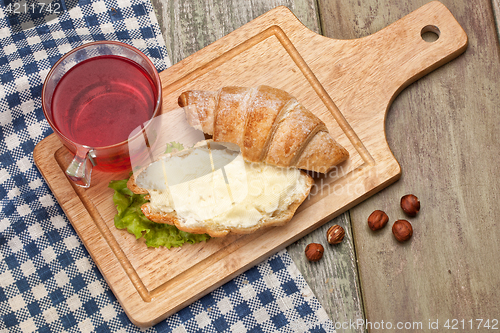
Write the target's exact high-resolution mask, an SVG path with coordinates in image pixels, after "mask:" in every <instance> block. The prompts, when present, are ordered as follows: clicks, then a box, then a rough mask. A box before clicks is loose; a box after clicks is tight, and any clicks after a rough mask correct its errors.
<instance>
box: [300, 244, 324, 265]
mask: <svg viewBox="0 0 500 333" xmlns="http://www.w3.org/2000/svg"><path fill="white" fill-rule="evenodd" d="M323 252H325V249H324V248H323V245H321V244H318V243H311V244H308V245H307V246H306V249H305V254H306V258H307V260H309V261H319V260H320V259H321V258H323Z"/></svg>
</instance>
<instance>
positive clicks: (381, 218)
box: [368, 210, 389, 231]
mask: <svg viewBox="0 0 500 333" xmlns="http://www.w3.org/2000/svg"><path fill="white" fill-rule="evenodd" d="M388 221H389V216H387V214H386V213H385V212H383V211H381V210H376V211H374V212H373V213H371V214H370V216H368V226H369V227H370V229H372V230H373V231H376V230H380V229H382V228H383V227H385V225H386V224H387V222H388Z"/></svg>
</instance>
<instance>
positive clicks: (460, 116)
mask: <svg viewBox="0 0 500 333" xmlns="http://www.w3.org/2000/svg"><path fill="white" fill-rule="evenodd" d="M424 3H426V1H423V0H420V1H411V2H410V1H403V2H401V1H392V0H372V1H365V2H363V3H359V2H358V1H353V0H346V1H342V2H335V3H332V2H330V1H320V5H319V7H320V12H321V13H322V24H323V29H324V32H325V34H326V35H327V36H330V37H334V38H358V37H362V36H367V35H370V34H372V33H374V32H376V31H378V30H379V29H380V28H382V27H383V26H385V25H386V24H388V23H390V22H392V21H394V20H395V19H397V17H398V16H400V15H404V14H407V13H408V12H410V11H412V10H414V9H415V8H417V7H419V6H421V5H423V4H424ZM443 3H444V4H445V5H446V6H447V7H448V8H449V9H450V11H451V12H452V13H453V14H454V15H455V17H456V18H457V20H458V21H459V23H460V24H461V25H462V26H463V27H464V29H465V30H466V31H467V33H468V35H469V41H470V45H469V48H468V50H467V51H466V52H465V54H464V55H462V56H461V57H459V58H457V59H456V60H454V61H452V62H450V63H449V64H447V65H445V66H443V67H442V68H440V69H439V70H437V71H435V72H433V73H431V74H429V75H428V76H426V77H424V78H422V79H421V80H419V81H418V82H416V83H415V84H413V85H411V86H410V87H408V88H407V89H405V90H404V91H403V92H402V93H401V94H400V95H399V96H398V97H397V98H396V99H395V101H394V103H393V104H392V106H391V108H390V110H389V112H388V115H387V119H386V130H387V140H388V142H389V146H390V147H391V149H392V151H393V153H394V155H395V156H396V158H397V159H398V161H399V162H400V164H401V167H402V170H403V175H402V177H401V179H400V181H399V182H397V183H396V184H394V185H393V186H391V187H389V188H387V189H385V190H384V191H382V192H380V193H379V194H377V195H375V196H373V197H372V198H370V199H369V200H367V201H365V202H363V203H362V204H360V205H358V206H356V207H355V208H353V209H352V210H351V220H352V221H351V223H352V225H353V229H354V230H353V232H354V236H355V237H354V238H355V245H356V250H357V255H358V260H359V271H360V279H361V285H362V290H363V299H364V305H365V310H366V316H367V320H369V321H370V322H379V323H380V322H381V321H382V320H383V321H384V322H392V323H396V322H398V321H403V322H405V321H410V322H423V329H422V330H418V329H414V330H408V331H413V332H428V331H431V330H429V328H428V321H429V320H431V321H435V320H439V323H440V325H441V326H440V330H439V331H441V330H443V326H442V325H443V324H444V323H445V322H446V320H447V319H453V318H455V319H458V320H461V319H464V320H465V321H468V320H470V319H472V320H473V321H475V319H476V318H485V319H487V318H489V319H493V318H496V319H498V314H499V313H500V303H499V302H498V299H500V292H499V291H498V285H500V276H499V275H498V271H500V262H499V261H498V257H500V248H499V247H498V241H499V240H500V231H499V229H498V227H497V225H496V220H497V217H496V215H495V214H496V209H494V208H492V207H496V206H495V205H496V202H497V198H498V193H499V190H500V184H499V181H498V179H499V174H500V172H499V169H498V167H497V165H498V164H499V162H500V161H499V157H498V148H499V147H498V142H499V135H498V129H497V127H498V126H497V125H498V124H499V123H500V113H499V112H498V105H500V96H499V91H500V82H499V80H498V73H499V72H500V68H499V67H500V62H499V54H498V39H497V34H496V31H495V24H494V21H493V17H494V15H493V13H492V6H491V2H490V1H485V0H481V1H475V2H459V1H451V0H449V1H443ZM494 3H496V4H498V2H497V1H496V0H495V1H494ZM338 20H341V22H338ZM407 193H414V194H416V195H417V196H418V197H419V198H420V200H421V202H422V210H421V212H420V214H419V215H418V216H417V217H416V218H409V220H410V221H411V222H412V223H413V226H414V235H413V238H412V240H411V241H409V242H408V243H405V244H399V243H397V242H396V241H395V240H394V238H393V236H392V234H391V230H390V226H391V225H392V222H393V221H394V220H396V219H398V218H403V217H404V214H403V212H402V211H401V209H400V208H399V199H400V197H401V196H402V195H404V194H407ZM375 209H382V210H385V211H386V212H387V213H388V215H389V217H390V220H391V223H390V225H388V226H389V227H386V228H385V229H384V230H382V231H380V232H378V233H373V232H371V231H370V230H369V229H368V227H367V225H366V219H367V217H368V216H369V214H370V213H371V212H372V211H373V210H375ZM474 328H475V329H472V330H471V329H467V328H466V329H465V330H463V331H474V332H488V331H489V330H487V329H486V328H482V329H476V327H474ZM372 331H373V332H384V330H375V329H374V330H372ZM434 331H435V330H434Z"/></svg>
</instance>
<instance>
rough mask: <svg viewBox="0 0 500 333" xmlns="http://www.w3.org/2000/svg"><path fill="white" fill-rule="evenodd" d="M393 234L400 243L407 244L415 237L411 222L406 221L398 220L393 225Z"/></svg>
mask: <svg viewBox="0 0 500 333" xmlns="http://www.w3.org/2000/svg"><path fill="white" fill-rule="evenodd" d="M392 233H393V234H394V237H396V239H397V240H398V241H400V242H405V241H407V240H408V239H410V238H411V236H412V235H413V228H412V227H411V224H410V222H408V221H406V220H397V221H396V222H394V224H393V225H392Z"/></svg>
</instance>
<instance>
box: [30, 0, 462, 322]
mask: <svg viewBox="0 0 500 333" xmlns="http://www.w3.org/2000/svg"><path fill="white" fill-rule="evenodd" d="M426 31H433V32H435V33H437V34H438V35H439V38H438V39H437V40H436V41H434V42H427V41H425V40H424V39H423V38H422V36H421V35H422V33H423V32H426ZM466 48H467V36H466V34H465V32H464V31H463V29H462V28H461V27H460V25H459V24H458V23H457V22H456V20H455V19H454V17H453V16H452V14H451V13H450V12H449V11H448V10H447V9H446V8H445V7H444V6H443V5H442V4H441V3H439V2H436V1H435V2H431V3H429V4H427V5H425V6H423V7H421V8H420V9H418V10H416V11H414V12H412V13H411V14H409V15H407V16H405V17H404V18H402V19H400V20H399V21H397V22H395V23H393V24H392V25H390V26H388V27H387V28H385V29H383V30H381V31H379V32H378V33H375V34H373V35H370V36H368V37H365V38H360V39H354V40H334V39H330V38H326V37H323V36H321V35H317V34H315V33H314V32H312V31H310V30H308V29H307V28H305V27H304V26H303V25H302V24H301V23H300V22H299V21H298V20H297V18H296V17H295V16H294V15H293V14H292V13H291V12H290V11H289V10H288V9H287V8H285V7H278V8H276V9H273V10H271V11H269V12H268V13H266V14H264V15H262V16H260V17H258V18H257V19H255V20H253V21H252V22H250V23H248V24H246V25H244V26H243V27H241V28H239V29H237V30H236V31H234V32H232V33H231V34H229V35H227V36H226V37H224V38H222V39H220V40H218V41H217V42H215V43H213V44H211V45H209V46H207V47H206V48H204V49H202V50H201V51H199V52H197V53H195V54H193V55H192V56H190V57H188V58H186V59H185V60H183V61H181V62H180V63H178V64H176V65H175V66H172V67H170V68H169V69H167V70H166V71H164V72H162V73H161V74H160V76H161V79H162V85H163V103H164V105H163V110H164V112H168V110H172V109H175V108H176V107H177V98H178V96H179V94H180V93H181V92H182V91H184V90H188V89H201V90H217V89H219V88H220V87H222V86H228V85H239V86H257V85H260V84H265V85H270V86H273V87H277V88H280V89H283V90H286V91H288V92H290V93H291V94H292V95H294V96H295V97H296V98H297V99H298V100H299V101H300V102H301V103H302V104H303V105H304V106H305V107H306V108H308V109H309V110H311V111H312V112H314V113H315V114H316V115H317V116H318V117H319V118H321V119H322V120H323V121H324V122H325V123H326V125H327V127H328V129H329V131H330V133H332V136H333V137H334V138H335V139H336V140H337V141H338V142H339V143H340V144H342V145H343V146H344V147H346V148H347V149H348V150H349V153H350V158H349V159H348V160H347V161H346V162H344V163H343V164H341V165H340V166H339V167H338V168H336V169H335V170H333V171H332V172H330V173H329V174H328V175H326V176H321V177H316V178H315V181H316V182H315V186H314V187H313V189H312V195H311V197H310V198H309V199H307V200H306V201H305V202H304V203H303V204H302V205H301V207H300V208H299V210H298V211H297V213H296V215H295V217H294V218H293V219H292V221H290V222H289V223H288V224H287V225H286V226H284V227H276V228H271V229H267V230H263V231H259V232H256V233H254V234H250V235H244V236H237V235H230V236H227V237H225V238H220V239H211V240H210V241H208V242H206V243H201V244H196V245H190V244H188V245H184V246H182V247H181V248H176V249H170V250H168V249H166V248H159V249H148V248H147V247H146V245H145V244H144V243H143V242H142V241H137V240H136V239H135V237H134V236H133V235H130V234H128V233H127V232H126V231H124V230H118V229H116V228H115V227H114V225H113V217H114V215H115V212H116V211H115V208H114V206H113V202H112V194H113V193H112V190H111V189H109V188H108V187H107V185H108V183H109V181H110V180H112V179H123V178H126V177H127V176H128V172H124V173H122V174H109V173H99V172H94V175H93V179H92V186H91V188H89V189H81V188H77V187H75V186H73V185H72V184H71V183H70V182H69V181H68V180H67V178H66V177H65V175H64V170H65V169H66V166H67V165H68V163H69V161H70V160H71V156H70V155H69V153H68V152H67V151H66V150H65V148H63V147H62V145H61V143H60V142H59V141H58V139H57V137H55V136H54V135H50V136H48V137H47V138H45V139H44V140H42V141H41V142H40V143H39V144H38V145H37V146H36V148H35V151H34V159H35V163H36V164H37V166H38V168H39V169H40V171H41V173H42V175H43V176H44V177H45V179H46V181H47V183H48V184H49V186H50V188H51V189H52V191H53V192H54V195H55V196H56V198H57V200H58V201H59V203H60V205H61V206H62V208H63V209H64V211H65V213H66V215H67V216H68V218H69V220H70V221H71V223H72V225H73V227H74V228H75V230H76V231H77V233H78V235H79V236H80V238H81V239H82V242H83V243H84V244H85V246H86V247H87V249H88V251H89V253H90V255H91V256H92V258H93V260H94V261H95V262H96V264H97V266H98V267H99V269H100V270H101V272H102V274H103V276H104V277H105V279H106V281H107V283H108V284H109V286H110V287H111V289H112V290H113V292H114V294H115V295H116V297H117V299H118V300H119V301H120V303H121V304H122V306H123V308H124V309H125V311H126V313H127V315H128V316H129V317H130V319H131V320H132V322H134V323H135V324H136V325H138V326H143V327H147V326H150V325H153V324H155V323H157V322H159V321H161V320H163V319H164V318H166V317H168V316H169V315H171V314H173V313H175V312H176V311H178V310H180V309H182V308H183V307H185V306H187V305H188V304H190V303H191V302H193V301H195V300H196V299H198V298H200V297H202V296H203V295H205V294H207V293H209V292H210V291H212V290H214V289H215V288H217V287H219V286H220V285H222V284H223V283H225V282H227V281H229V280H231V279H232V278H233V277H235V276H237V275H238V274H240V273H242V272H244V271H245V270H247V269H248V268H250V267H252V266H254V265H255V264H257V263H259V262H260V261H262V260H264V259H265V258H267V257H269V256H270V255H271V254H273V253H275V252H277V251H278V250H280V249H282V248H284V247H286V246H287V245H289V244H291V243H292V242H294V241H296V240H298V239H300V238H301V237H303V236H304V235H306V234H308V233H309V232H311V231H312V230H314V229H315V228H317V227H319V226H321V225H322V224H323V223H325V222H327V221H328V220H330V219H332V218H333V217H335V216H337V215H339V214H341V213H342V212H344V211H346V210H347V209H349V208H350V207H352V206H354V205H356V204H357V203H359V202H361V201H362V200H364V199H366V198H368V197H369V196H371V195H372V194H374V193H376V192H377V191H379V190H381V189H383V188H384V187H386V186H388V185H389V184H391V183H392V182H394V181H396V180H397V179H398V178H399V176H400V174H401V169H400V166H399V164H398V162H397V161H396V159H395V158H394V156H393V155H392V153H391V150H390V148H389V146H388V144H387V141H386V137H385V131H384V120H385V115H386V112H387V110H388V108H389V106H390V104H391V102H392V101H393V99H394V98H395V97H396V96H397V94H398V93H399V92H400V91H401V90H402V89H404V88H405V87H406V86H407V85H409V84H410V83H412V82H414V81H415V80H417V79H418V78H420V77H421V76H423V75H425V74H427V73H429V72H430V71H432V70H434V69H435V68H437V67H439V66H441V65H443V64H445V63H447V62H448V61H450V60H452V59H453V58H455V57H457V56H458V55H459V54H461V53H462V52H464V51H465V49H466ZM435 79H441V80H446V79H447V78H442V77H438V76H436V77H435ZM409 126H412V125H411V124H409ZM401 130H404V129H401Z"/></svg>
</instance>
